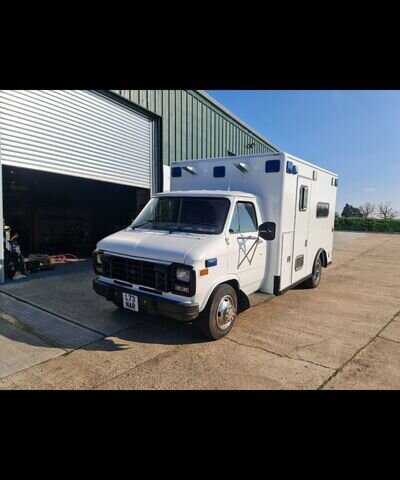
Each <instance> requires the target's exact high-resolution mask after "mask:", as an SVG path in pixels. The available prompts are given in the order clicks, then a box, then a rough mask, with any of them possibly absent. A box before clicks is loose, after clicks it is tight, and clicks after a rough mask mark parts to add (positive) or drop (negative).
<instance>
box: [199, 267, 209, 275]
mask: <svg viewBox="0 0 400 480" xmlns="http://www.w3.org/2000/svg"><path fill="white" fill-rule="evenodd" d="M203 275H208V268H203V270H200V277H202V276H203Z"/></svg>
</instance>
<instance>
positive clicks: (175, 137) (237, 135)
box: [113, 90, 278, 165]
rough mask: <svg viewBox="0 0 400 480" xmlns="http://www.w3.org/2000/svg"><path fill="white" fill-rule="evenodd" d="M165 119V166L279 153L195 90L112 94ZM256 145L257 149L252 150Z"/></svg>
mask: <svg viewBox="0 0 400 480" xmlns="http://www.w3.org/2000/svg"><path fill="white" fill-rule="evenodd" d="M113 92H114V93H117V94H119V95H121V96H122V97H125V98H126V99H128V100H130V101H131V102H133V103H136V104H137V105H140V106H141V107H143V108H145V109H147V110H149V111H151V112H153V113H156V114H157V115H159V116H161V117H162V125H163V129H162V138H163V140H162V141H163V148H162V150H163V162H164V164H167V165H170V164H171V162H173V161H178V160H192V159H196V158H210V157H226V156H227V155H228V152H230V153H232V154H235V155H246V154H250V153H268V152H277V151H278V149H277V147H275V146H274V145H272V144H271V143H269V142H268V140H266V139H264V138H263V137H262V136H261V135H257V134H256V132H254V131H252V130H251V129H250V128H248V127H247V126H246V125H244V124H242V123H241V122H240V121H239V120H237V119H235V118H233V117H232V116H230V115H229V112H225V111H224V110H223V109H221V108H219V106H218V105H216V104H214V103H213V102H212V101H210V100H209V99H208V98H207V97H206V96H205V95H203V94H202V93H200V92H199V91H196V90H113ZM252 144H254V146H252V147H249V146H250V145H252Z"/></svg>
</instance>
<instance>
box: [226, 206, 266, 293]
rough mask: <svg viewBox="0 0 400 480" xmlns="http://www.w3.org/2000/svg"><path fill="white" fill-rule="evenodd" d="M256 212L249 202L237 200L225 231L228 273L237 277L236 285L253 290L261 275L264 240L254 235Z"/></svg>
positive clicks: (255, 288)
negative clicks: (227, 229)
mask: <svg viewBox="0 0 400 480" xmlns="http://www.w3.org/2000/svg"><path fill="white" fill-rule="evenodd" d="M260 223H261V219H260V215H259V212H258V211H257V209H256V206H255V204H254V203H253V202H251V201H237V202H236V204H235V208H234V211H233V215H232V219H231V223H230V227H229V232H228V234H227V244H228V256H229V260H228V265H229V267H228V268H229V273H232V274H236V275H237V276H238V277H239V282H240V288H241V289H242V290H243V291H244V292H245V293H246V294H250V293H252V292H255V291H257V290H258V289H259V288H260V285H261V283H262V281H263V279H264V275H265V257H266V246H267V243H266V241H265V240H263V239H262V238H260V237H259V236H258V225H259V224H260Z"/></svg>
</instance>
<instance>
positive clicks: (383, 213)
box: [378, 202, 397, 220]
mask: <svg viewBox="0 0 400 480" xmlns="http://www.w3.org/2000/svg"><path fill="white" fill-rule="evenodd" d="M391 205H392V202H381V203H380V204H379V205H378V208H379V216H380V217H381V218H383V219H384V220H388V219H391V218H395V217H396V216H397V212H395V211H394V209H393V208H392V206H391Z"/></svg>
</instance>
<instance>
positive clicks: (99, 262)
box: [96, 253, 102, 265]
mask: <svg viewBox="0 0 400 480" xmlns="http://www.w3.org/2000/svg"><path fill="white" fill-rule="evenodd" d="M96 262H97V263H98V264H99V265H101V263H102V262H101V254H100V253H97V254H96Z"/></svg>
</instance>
